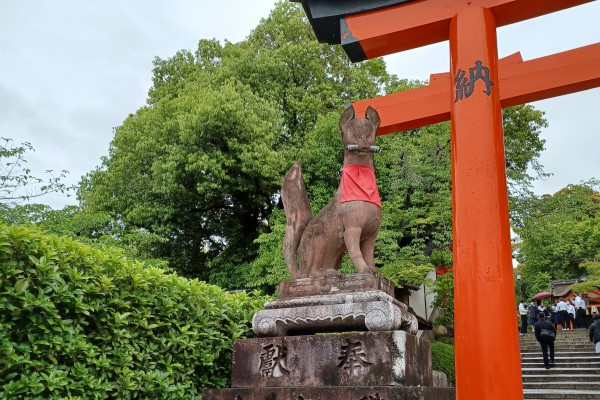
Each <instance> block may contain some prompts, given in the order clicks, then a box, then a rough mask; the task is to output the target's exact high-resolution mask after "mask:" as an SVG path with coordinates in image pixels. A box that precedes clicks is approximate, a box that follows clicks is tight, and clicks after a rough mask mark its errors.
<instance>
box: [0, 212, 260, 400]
mask: <svg viewBox="0 0 600 400" xmlns="http://www.w3.org/2000/svg"><path fill="white" fill-rule="evenodd" d="M264 301H265V299H264V298H261V297H260V296H257V295H256V294H246V293H237V294H234V295H230V294H227V293H226V292H224V291H223V290H221V289H220V288H218V287H216V286H212V285H208V284H206V283H204V282H199V281H197V280H189V279H185V278H182V277H179V276H177V275H176V274H168V273H166V272H164V271H162V270H160V269H158V268H153V267H145V266H144V265H143V264H142V263H140V262H136V261H133V260H129V259H127V258H126V257H124V256H123V254H122V252H121V251H119V250H116V249H98V248H94V247H90V246H87V245H84V244H82V243H79V242H77V241H75V240H72V239H69V238H63V237H58V236H53V235H48V234H44V233H42V232H41V231H39V230H37V229H35V228H26V227H21V226H10V227H9V226H6V225H4V224H0V398H8V399H17V398H27V399H64V398H67V399H83V398H85V399H103V398H118V399H131V398H144V399H148V398H156V399H199V398H200V391H201V389H202V388H204V387H209V386H210V387H223V386H225V385H226V384H227V383H228V379H229V373H230V371H229V369H230V366H231V349H232V345H233V340H235V339H238V338H241V337H245V336H247V335H249V334H250V332H251V330H250V323H249V322H250V319H251V317H252V314H253V313H254V312H255V311H256V310H258V309H259V308H260V307H262V305H263V303H264Z"/></svg>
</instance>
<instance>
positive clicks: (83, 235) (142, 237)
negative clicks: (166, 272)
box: [0, 204, 167, 267]
mask: <svg viewBox="0 0 600 400" xmlns="http://www.w3.org/2000/svg"><path fill="white" fill-rule="evenodd" d="M0 220H3V221H4V222H6V223H7V224H16V225H37V226H38V227H41V228H42V229H43V230H44V231H46V232H49V233H53V234H56V235H60V236H68V237H70V238H73V239H77V240H79V241H80V242H84V243H87V244H91V245H95V246H100V247H103V246H110V247H118V248H120V249H122V250H123V251H124V252H125V254H126V255H127V256H128V257H133V258H135V259H137V260H140V261H144V263H145V264H146V265H153V266H162V267H165V266H166V264H167V263H166V261H165V260H161V259H156V258H153V257H152V255H153V253H154V252H155V251H154V250H155V248H156V247H157V246H162V245H164V244H165V242H166V240H165V239H163V238H162V237H160V236H158V235H153V234H151V233H149V232H147V231H145V230H143V229H137V230H130V231H129V232H126V231H125V230H124V229H123V227H122V226H121V225H120V224H118V223H117V222H115V221H114V220H113V219H112V217H111V215H110V214H109V213H107V212H102V211H100V212H93V211H90V210H89V209H83V208H82V207H79V206H67V207H65V208H63V209H62V210H53V209H52V208H50V207H49V206H47V205H44V204H17V205H12V206H5V205H0Z"/></svg>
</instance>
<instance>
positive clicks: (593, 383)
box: [519, 328, 600, 400]
mask: <svg viewBox="0 0 600 400" xmlns="http://www.w3.org/2000/svg"><path fill="white" fill-rule="evenodd" d="M529 329H531V328H529ZM519 341H520V344H521V368H522V373H523V393H524V398H525V399H527V400H543V399H577V400H583V399H596V400H599V399H600V354H596V352H595V350H594V345H593V344H592V343H590V341H589V336H588V330H587V329H579V330H574V331H558V332H557V335H556V341H555V343H554V351H555V354H554V361H556V364H555V365H554V366H553V367H552V368H550V369H545V367H544V361H543V358H542V349H541V347H540V345H539V343H538V342H537V341H536V340H535V336H534V334H533V333H531V332H529V333H527V334H525V335H522V336H520V337H519Z"/></svg>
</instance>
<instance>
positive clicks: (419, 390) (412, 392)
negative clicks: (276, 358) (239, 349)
mask: <svg viewBox="0 0 600 400" xmlns="http://www.w3.org/2000/svg"><path fill="white" fill-rule="evenodd" d="M455 398H456V395H455V391H454V388H439V387H397V386H396V387H394V386H371V387H352V386H350V387H348V386H347V387H337V388H331V387H312V388H308V387H302V388H292V387H287V388H238V389H209V390H205V391H204V393H203V395H202V399H203V400H325V399H326V400H455ZM482 398H483V397H482Z"/></svg>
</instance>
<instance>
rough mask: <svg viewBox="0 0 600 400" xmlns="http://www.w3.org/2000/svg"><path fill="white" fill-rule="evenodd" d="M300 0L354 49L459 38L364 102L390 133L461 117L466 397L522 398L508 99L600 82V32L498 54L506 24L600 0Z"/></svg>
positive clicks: (457, 205) (458, 201) (358, 53)
mask: <svg viewBox="0 0 600 400" xmlns="http://www.w3.org/2000/svg"><path fill="white" fill-rule="evenodd" d="M295 1H299V2H301V3H302V4H303V6H304V9H305V11H306V13H307V15H308V17H309V20H310V22H311V24H312V26H313V28H314V30H315V33H316V34H317V38H318V39H319V40H320V41H321V42H327V43H330V44H341V45H342V46H343V47H344V49H345V51H346V53H347V54H348V56H349V57H350V59H351V60H352V61H362V60H365V59H370V58H374V57H379V56H383V55H386V54H391V53H395V52H398V51H403V50H407V49H411V48H415V47H420V46H424V45H427V44H431V43H436V42H440V41H443V40H449V41H450V74H438V75H433V76H432V79H431V81H430V84H429V85H428V86H426V87H423V88H418V89H413V90H409V91H406V92H402V93H397V94H392V95H388V96H384V97H380V98H375V99H369V100H364V101H360V102H357V103H355V104H354V107H355V109H356V110H357V112H358V113H361V112H363V111H364V110H365V109H366V107H367V105H371V106H372V107H374V108H375V109H377V111H378V112H379V115H380V117H381V125H380V128H379V132H378V134H380V135H381V134H387V133H393V132H398V131H401V130H406V129H412V128H417V127H420V126H424V125H428V124H432V123H437V122H441V121H444V120H447V119H450V120H451V125H452V134H451V146H452V147H451V148H452V206H453V224H452V226H453V243H454V248H453V253H454V254H453V255H454V290H455V296H454V307H455V321H454V326H455V331H454V332H455V364H456V394H457V399H458V400H481V399H485V400H496V399H503V400H516V399H523V387H522V379H521V363H520V354H519V342H518V335H517V329H516V319H515V318H516V317H515V304H516V302H515V294H514V282H513V273H512V252H511V242H510V227H509V216H508V195H507V187H506V172H505V159H504V141H503V132H502V107H508V106H512V105H516V104H521V103H523V102H528V101H534V100H541V99H544V98H548V97H553V96H558V95H562V94H566V93H571V92H575V91H580V90H585V89H590V88H593V87H598V86H600V44H595V45H591V46H588V47H586V48H582V49H576V50H572V51H568V52H564V53H561V54H556V55H552V56H549V57H545V58H543V59H539V60H533V61H529V62H522V60H521V59H520V56H519V55H514V56H511V57H508V58H507V59H506V60H501V61H500V63H499V62H498V54H497V43H496V28H497V27H498V26H502V25H508V24H511V23H514V22H519V21H522V20H525V19H529V18H534V17H537V16H540V15H543V14H547V13H550V12H554V11H559V10H562V9H565V8H568V7H572V6H577V5H580V4H583V3H586V2H588V1H589V0H417V1H410V0H374V1H371V2H364V1H359V0H347V1H345V2H342V1H339V0H338V1H336V0H329V1H327V0H324V1H319V0H295ZM499 64H500V67H499ZM490 295H491V296H490ZM484 298H485V299H486V301H485V302H484V301H483V299H484ZM491 310H493V314H491ZM513 328H514V329H513Z"/></svg>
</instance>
